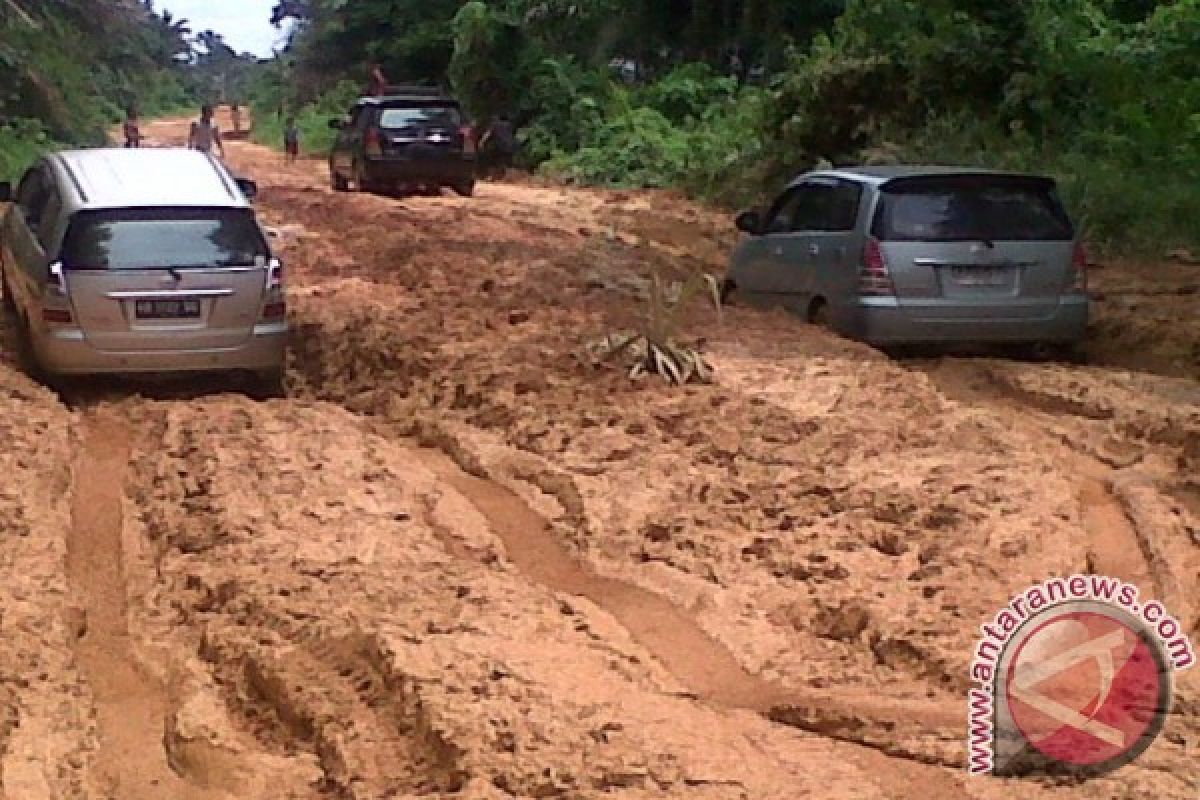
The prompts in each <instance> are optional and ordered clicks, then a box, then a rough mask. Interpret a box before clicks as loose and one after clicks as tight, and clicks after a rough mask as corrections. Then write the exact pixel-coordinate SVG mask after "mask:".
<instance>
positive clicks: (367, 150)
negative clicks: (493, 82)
mask: <svg viewBox="0 0 1200 800" xmlns="http://www.w3.org/2000/svg"><path fill="white" fill-rule="evenodd" d="M329 125H330V127H332V128H335V129H337V131H338V137H337V141H336V142H335V143H334V145H333V151H332V152H331V153H330V154H329V174H330V177H331V178H332V181H333V188H334V189H335V190H337V191H339V192H345V191H349V189H350V187H351V185H353V186H354V187H355V188H356V189H358V190H359V191H366V192H403V191H415V190H425V191H432V192H437V191H439V190H440V189H441V188H442V187H443V186H449V187H450V188H452V189H454V191H456V192H458V193H459V194H461V195H463V196H464V197H466V196H469V195H471V194H472V193H473V192H474V191H475V150H476V148H475V137H474V132H473V131H472V130H471V128H470V126H469V125H467V123H466V121H465V120H464V118H463V112H462V108H461V106H460V105H459V103H458V101H457V100H454V99H452V98H449V97H446V96H444V95H442V94H441V93H440V92H439V91H437V90H429V89H424V88H414V87H392V88H389V92H388V94H386V95H383V96H381V97H363V98H361V99H359V100H358V101H357V102H356V103H355V104H354V107H353V108H352V109H350V113H349V116H348V118H344V119H334V120H330V122H329Z"/></svg>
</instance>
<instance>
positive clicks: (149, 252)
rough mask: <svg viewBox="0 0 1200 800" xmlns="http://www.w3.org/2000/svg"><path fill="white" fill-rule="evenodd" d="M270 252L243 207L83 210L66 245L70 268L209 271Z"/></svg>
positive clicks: (251, 261) (248, 262) (65, 261)
mask: <svg viewBox="0 0 1200 800" xmlns="http://www.w3.org/2000/svg"><path fill="white" fill-rule="evenodd" d="M268 256H269V248H268V247H267V243H266V240H265V239H264V238H263V235H262V231H261V230H260V229H259V227H258V223H257V222H256V221H255V218H254V212H253V211H251V210H249V209H241V208H155V209H122V210H117V211H81V212H79V213H78V214H76V215H75V217H74V219H73V220H72V221H71V225H70V227H69V228H68V229H67V235H66V238H65V240H64V241H63V249H62V262H63V266H64V267H65V268H66V269H107V270H126V269H205V268H213V267H234V266H250V265H253V264H254V263H255V260H256V259H257V258H259V257H262V258H267V257H268Z"/></svg>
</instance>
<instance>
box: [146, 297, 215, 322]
mask: <svg viewBox="0 0 1200 800" xmlns="http://www.w3.org/2000/svg"><path fill="white" fill-rule="evenodd" d="M133 313H134V315H135V316H136V317H137V318H138V319H195V318H197V317H199V316H200V301H199V300H138V301H136V302H135V304H134V309H133Z"/></svg>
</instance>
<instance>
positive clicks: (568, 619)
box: [0, 122, 1200, 800]
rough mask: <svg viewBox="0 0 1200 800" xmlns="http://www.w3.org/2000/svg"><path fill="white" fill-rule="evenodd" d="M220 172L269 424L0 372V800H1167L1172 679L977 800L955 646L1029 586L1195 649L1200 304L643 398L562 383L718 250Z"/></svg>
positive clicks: (1123, 282)
mask: <svg viewBox="0 0 1200 800" xmlns="http://www.w3.org/2000/svg"><path fill="white" fill-rule="evenodd" d="M148 133H149V135H150V137H151V138H152V139H153V140H154V141H155V142H156V143H160V144H166V143H172V142H178V141H180V140H181V139H182V138H183V137H184V135H185V126H184V125H183V124H180V123H170V122H168V123H156V124H154V125H151V126H149V130H148ZM229 151H230V153H229V160H230V162H231V163H232V164H233V165H234V166H235V167H236V168H237V169H238V170H239V171H241V172H243V173H244V174H246V175H249V176H251V177H253V178H255V179H257V180H258V181H259V184H260V188H261V198H260V201H259V205H260V208H261V213H262V214H263V216H264V220H265V222H266V223H267V224H268V225H269V226H271V227H272V228H273V229H274V233H275V235H276V237H277V240H276V245H277V247H278V249H279V250H280V252H281V254H282V256H283V257H284V259H285V260H286V263H287V267H288V270H289V273H288V274H289V280H290V296H289V303H290V315H291V321H292V325H293V328H294V331H295V336H294V341H293V347H292V354H291V363H290V364H289V378H290V382H291V394H290V396H289V398H288V399H286V400H271V401H268V402H254V401H252V400H250V399H248V398H246V397H244V396H242V395H240V394H237V393H235V392H231V391H227V388H228V387H221V386H219V385H216V384H212V385H209V384H202V385H196V384H194V383H193V384H189V385H186V386H182V387H177V386H173V387H165V388H164V387H159V386H150V387H147V386H143V385H141V384H121V383H114V382H103V383H93V384H89V385H86V386H74V387H72V388H70V389H69V390H68V391H67V393H66V396H65V399H64V398H62V397H59V396H56V395H55V394H53V393H51V392H49V391H47V390H45V389H43V388H41V387H39V386H38V385H36V384H35V383H33V382H32V381H30V380H29V379H28V378H26V377H25V376H24V375H23V374H22V373H20V372H19V370H17V369H16V368H15V365H14V362H13V358H12V356H11V349H10V347H9V346H8V345H9V339H8V338H5V339H4V340H3V341H4V344H5V349H4V354H3V358H2V359H0V431H2V432H3V436H4V441H5V442H6V447H4V448H3V449H2V450H0V470H2V471H3V474H4V475H5V478H4V480H3V482H2V483H0V530H2V531H3V534H4V536H5V541H6V546H5V547H4V548H3V549H2V550H0V553H2V558H0V578H2V579H0V594H2V597H0V611H2V613H0V630H2V632H3V636H2V637H0V671H2V675H3V681H2V682H0V687H2V690H3V692H4V696H5V703H4V705H3V709H4V714H3V716H2V717H0V750H2V752H3V757H2V759H0V781H2V784H0V785H2V786H3V797H4V798H8V800H26V798H28V799H29V800H42V799H43V798H46V800H49V799H50V798H55V799H56V800H57V799H58V798H121V799H122V800H124V799H126V798H133V799H134V800H140V799H141V798H203V799H204V800H208V798H214V799H221V800H224V799H226V798H249V799H250V800H257V799H258V798H263V799H264V800H265V799H266V798H297V799H304V800H308V799H309V798H314V799H315V798H354V799H355V800H368V799H370V800H382V798H393V797H394V798H400V797H450V796H456V797H465V798H505V797H563V798H574V797H601V796H603V797H621V798H630V799H631V800H632V798H648V797H681V798H705V799H706V800H707V799H708V798H714V799H715V798H746V799H747V800H759V799H760V798H781V799H782V798H796V797H822V798H895V799H896V800H900V799H901V798H920V799H921V800H932V799H934V798H947V799H949V798H963V797H977V798H1005V797H1014V796H1019V797H1030V798H1084V797H1087V798H1099V797H1104V798H1140V797H1162V798H1194V797H1195V796H1196V792H1197V784H1196V780H1197V770H1196V766H1195V765H1196V756H1197V746H1198V745H1200V693H1198V692H1197V689H1198V688H1200V687H1198V686H1197V678H1196V675H1197V674H1198V672H1197V671H1192V672H1188V673H1184V674H1183V675H1182V676H1181V678H1180V680H1179V682H1178V684H1177V687H1176V694H1177V702H1176V708H1175V711H1176V713H1174V714H1172V715H1171V716H1170V718H1169V720H1168V721H1167V725H1166V729H1165V731H1164V734H1163V735H1162V736H1161V737H1160V738H1159V739H1158V740H1157V742H1156V743H1155V745H1154V746H1153V747H1152V748H1151V749H1150V750H1149V751H1148V752H1147V753H1146V754H1145V755H1144V756H1143V757H1142V758H1140V759H1139V760H1138V761H1137V762H1136V763H1134V764H1132V765H1130V766H1128V767H1125V768H1123V769H1122V770H1120V771H1118V772H1116V773H1114V774H1112V775H1110V776H1107V777H1105V778H1103V779H1099V780H1095V781H1092V782H1089V783H1087V784H1083V785H1079V784H1064V783H1061V782H1058V783H1056V782H1050V781H1032V782H1031V781H1023V782H1014V781H999V780H976V779H969V778H967V777H966V776H965V773H964V765H965V752H964V750H965V748H964V731H965V727H966V725H965V713H966V692H967V688H968V672H967V670H968V663H969V659H970V657H971V654H972V651H973V649H974V646H975V639H976V636H977V632H978V629H979V625H980V624H981V623H982V622H984V621H985V620H987V619H989V618H991V617H992V615H993V614H994V613H995V612H996V610H997V609H999V608H1000V607H1001V606H1003V605H1004V604H1005V603H1006V602H1007V601H1008V599H1009V598H1010V597H1011V596H1012V595H1013V594H1014V593H1016V592H1018V591H1020V590H1022V589H1024V588H1025V587H1027V586H1028V585H1030V584H1032V583H1034V582H1037V581H1041V580H1044V579H1045V578H1047V577H1049V576H1051V575H1053V574H1058V575H1065V574H1071V573H1073V572H1076V571H1081V570H1093V571H1096V572H1101V573H1107V574H1112V575H1115V576H1119V577H1123V578H1126V579H1128V580H1132V581H1135V582H1137V583H1138V584H1139V585H1141V586H1143V587H1144V588H1145V590H1146V591H1147V592H1153V594H1154V595H1156V596H1157V597H1158V598H1160V599H1161V600H1162V601H1163V602H1164V603H1165V604H1166V605H1167V606H1168V607H1169V608H1170V609H1171V611H1172V612H1173V613H1175V614H1176V615H1177V616H1179V618H1180V620H1181V621H1182V622H1183V623H1184V626H1185V627H1186V628H1187V630H1188V632H1189V633H1190V634H1191V635H1192V637H1193V640H1195V639H1196V638H1197V632H1198V631H1197V629H1198V627H1200V589H1198V588H1197V586H1198V582H1197V577H1198V576H1200V479H1197V477H1196V476H1197V474H1198V473H1197V466H1198V462H1200V384H1198V383H1197V382H1196V380H1197V377H1200V373H1198V370H1197V363H1196V354H1197V352H1198V351H1197V342H1200V334H1197V331H1196V328H1195V325H1196V323H1195V319H1196V315H1195V313H1194V312H1195V298H1194V296H1193V295H1192V294H1191V293H1190V290H1189V289H1188V287H1189V286H1192V287H1194V286H1195V285H1196V282H1197V281H1198V280H1200V272H1198V271H1196V270H1197V269H1198V268H1195V267H1190V268H1189V267H1187V266H1185V265H1182V264H1171V265H1163V266H1162V267H1161V269H1159V270H1157V271H1156V270H1151V269H1150V268H1149V267H1136V268H1135V267H1123V266H1108V267H1105V268H1103V269H1101V270H1100V271H1099V272H1098V275H1097V279H1098V281H1099V283H1100V286H1099V289H1100V291H1101V292H1104V293H1106V294H1104V295H1103V297H1104V299H1103V300H1102V302H1101V311H1100V314H1099V320H1098V323H1097V331H1096V337H1095V339H1094V342H1093V344H1092V348H1093V353H1092V361H1093V365H1092V366H1086V367H1084V366H1066V365H1057V364H1037V363H1026V362H1019V361H1007V360H999V359H988V358H969V357H958V358H948V357H947V358H932V357H929V358H917V359H914V360H912V361H906V362H900V363H898V362H895V361H890V360H888V359H887V358H885V357H883V356H881V355H880V354H878V353H876V352H874V351H873V350H871V349H869V348H866V347H862V346H859V345H856V344H853V343H848V342H845V341H841V340H838V339H836V338H833V337H830V336H828V335H826V334H824V333H822V332H820V331H817V330H815V329H812V328H810V327H809V326H806V325H803V324H801V323H800V322H798V321H797V320H795V319H792V318H790V317H788V316H786V315H784V314H783V313H778V312H764V311H755V310H748V309H742V308H738V307H731V308H729V309H727V313H726V314H725V316H724V319H723V322H722V323H721V324H720V325H717V324H716V321H715V319H714V318H713V315H712V314H711V312H709V311H707V310H705V309H704V308H702V307H701V306H700V304H697V306H696V308H695V309H694V310H693V312H692V315H691V318H690V319H689V320H688V328H689V330H691V331H692V332H693V338H695V339H703V346H704V348H705V350H706V352H708V353H709V354H710V357H711V360H712V362H713V364H714V366H715V367H716V368H717V372H718V378H717V381H716V383H715V384H713V385H711V386H698V387H689V388H684V389H668V388H666V387H665V386H662V385H660V384H659V383H657V382H656V381H655V380H652V379H646V380H643V381H642V382H640V383H632V382H630V381H629V380H628V379H627V378H626V377H625V375H624V373H623V371H620V370H606V369H597V368H594V367H592V366H591V365H590V364H589V363H588V362H587V360H586V359H585V358H584V357H583V356H582V353H583V350H584V346H585V345H586V343H587V342H588V341H589V340H591V339H594V338H596V337H599V336H603V335H604V334H606V333H608V332H612V331H616V330H619V329H620V328H622V327H623V326H625V325H627V324H628V322H629V320H630V319H631V318H632V316H633V315H634V314H635V313H636V310H637V304H638V302H639V300H638V293H639V291H641V289H642V287H644V285H645V283H644V282H645V277H646V275H647V273H648V269H649V267H650V266H651V265H659V266H661V267H662V268H663V269H666V270H681V269H685V268H687V269H695V268H698V267H699V268H707V269H710V270H714V271H715V270H717V269H719V267H720V265H721V264H722V260H723V258H724V255H725V253H726V252H727V251H728V248H729V246H730V244H731V242H732V237H733V232H732V230H731V226H730V225H729V224H728V221H727V220H726V219H725V218H724V217H723V216H721V215H716V214H713V213H712V212H709V211H707V210H704V209H701V208H697V207H694V206H692V205H690V204H688V203H687V202H685V201H683V200H681V199H679V198H677V197H674V196H671V195H669V194H665V193H649V192H646V193H642V192H638V193H620V192H602V191H586V190H568V189H562V188H555V187H546V186H538V185H534V184H530V183H506V184H481V186H480V187H479V191H478V196H477V197H475V198H472V199H469V200H465V199H461V198H457V197H450V196H446V197H442V198H428V197H420V198H411V199H389V198H383V197H375V196H368V195H362V194H353V193H352V194H335V193H333V192H332V191H330V189H329V188H328V179H327V176H326V172H325V168H324V165H323V164H321V163H319V162H313V161H303V162H301V163H299V164H296V165H291V166H289V165H286V164H284V163H283V160H282V159H281V158H280V157H279V156H278V155H276V154H274V153H272V152H270V151H268V150H266V149H264V148H261V147H257V146H255V145H251V144H248V143H244V142H238V143H230V145H229ZM1189 269H1191V270H1193V272H1191V273H1188V272H1187V270H1189ZM1189 309H1190V310H1189ZM7 335H8V334H7V332H6V337H7ZM1139 354H1140V355H1139Z"/></svg>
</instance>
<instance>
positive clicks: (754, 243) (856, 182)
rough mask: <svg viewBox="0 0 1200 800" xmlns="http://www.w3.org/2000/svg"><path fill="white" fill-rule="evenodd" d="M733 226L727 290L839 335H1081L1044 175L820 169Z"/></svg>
mask: <svg viewBox="0 0 1200 800" xmlns="http://www.w3.org/2000/svg"><path fill="white" fill-rule="evenodd" d="M737 226H738V228H739V229H740V230H741V231H742V232H743V233H745V234H746V235H745V237H744V239H743V240H742V241H741V243H740V244H739V245H738V247H737V249H736V250H735V252H734V254H733V257H732V261H731V264H730V267H729V271H728V274H727V276H726V282H725V286H726V290H727V291H736V292H737V294H738V295H740V296H744V297H745V298H746V299H748V300H750V301H751V302H755V301H760V302H765V303H770V304H782V305H784V306H787V307H789V308H791V309H793V310H795V311H796V312H797V313H799V314H800V315H801V316H803V317H804V318H805V319H807V320H808V321H810V322H813V323H816V324H822V325H826V326H828V327H830V328H832V329H833V330H835V331H837V332H838V333H841V334H842V335H845V336H847V337H849V338H853V339H858V340H861V341H865V342H868V343H871V344H877V345H899V344H918V343H946V344H959V343H988V342H1013V343H1029V344H1043V345H1052V346H1053V345H1062V346H1070V345H1072V344H1075V343H1077V342H1079V341H1080V340H1081V339H1083V337H1084V335H1085V332H1086V330H1087V324H1088V296H1087V257H1086V254H1085V253H1084V249H1083V246H1082V244H1081V243H1080V241H1079V240H1078V238H1077V235H1076V231H1075V227H1074V225H1073V224H1072V223H1071V220H1070V219H1069V217H1068V215H1067V213H1066V211H1065V210H1064V209H1063V206H1062V203H1061V202H1060V201H1059V198H1058V194H1057V190H1056V186H1055V183H1054V181H1053V180H1052V179H1050V178H1046V177H1041V176H1035V175H1021V174H1013V173H1004V172H992V171H986V170H979V169H971V168H958V167H863V168H843V169H835V170H822V171H817V172H811V173H807V174H804V175H801V176H800V177H798V178H796V179H795V180H794V181H792V182H791V183H790V184H789V185H788V186H787V188H786V189H785V190H784V191H783V192H782V193H781V194H780V196H779V197H778V198H777V199H776V200H775V202H774V203H773V205H772V206H771V208H770V210H769V211H767V212H766V214H765V215H761V214H759V213H758V212H757V211H748V212H743V213H742V214H741V215H739V216H738V218H737Z"/></svg>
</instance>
